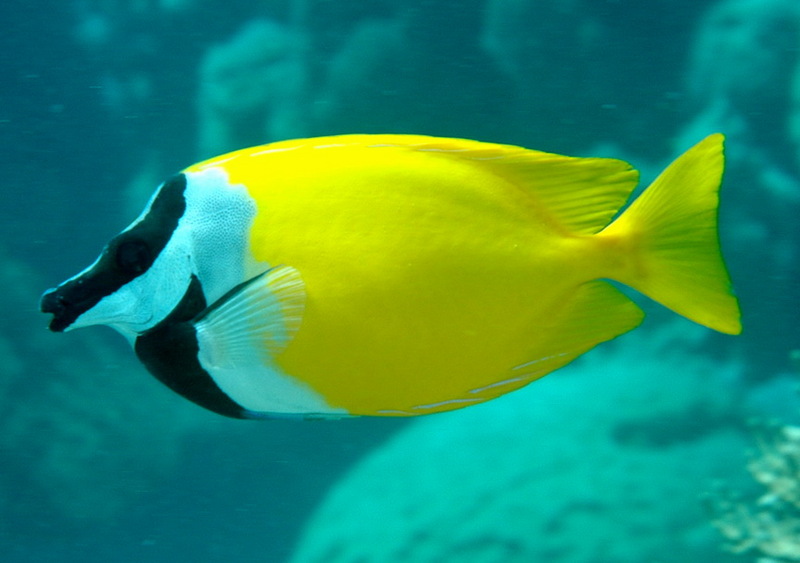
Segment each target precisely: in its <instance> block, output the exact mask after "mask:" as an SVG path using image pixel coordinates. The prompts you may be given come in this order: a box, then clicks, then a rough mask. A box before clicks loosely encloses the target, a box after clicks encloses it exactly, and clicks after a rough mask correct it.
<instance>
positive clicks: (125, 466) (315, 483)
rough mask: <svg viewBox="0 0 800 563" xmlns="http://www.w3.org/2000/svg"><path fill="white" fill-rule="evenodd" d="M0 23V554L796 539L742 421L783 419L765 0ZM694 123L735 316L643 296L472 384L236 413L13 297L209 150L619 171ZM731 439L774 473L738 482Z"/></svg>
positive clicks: (90, 244)
mask: <svg viewBox="0 0 800 563" xmlns="http://www.w3.org/2000/svg"><path fill="white" fill-rule="evenodd" d="M0 26H2V33H0V47H1V50H0V53H2V54H0V65H2V69H1V71H2V82H1V83H0V173H1V174H2V177H3V183H2V189H0V217H2V221H0V256H2V261H0V286H1V287H2V288H3V301H2V302H3V314H2V316H0V404H1V405H2V406H0V559H2V560H3V561H5V562H28V561H32V562H33V561H48V562H54V561H57V562H82V563H83V562H100V561H103V562H108V561H114V562H140V561H152V562H160V561H164V562H166V561H176V560H179V561H209V562H217V561H219V562H222V561H225V562H231V561H266V562H273V561H274V562H292V563H299V562H320V563H321V562H353V563H355V562H371V561H381V562H416V561H420V562H456V561H458V562H461V561H466V562H498V563H499V562H548V563H554V562H555V563H558V562H565V563H567V562H569V563H573V562H575V563H578V562H604V563H605V562H611V563H628V562H630V563H634V562H636V563H641V562H686V561H697V562H728V561H755V560H756V559H757V557H758V556H759V555H763V554H768V555H773V556H780V557H781V558H780V559H778V560H781V561H790V560H797V559H796V558H795V559H792V557H797V558H800V546H799V545H798V540H797V534H796V533H794V535H792V532H791V530H792V529H793V528H792V526H793V525H797V524H798V514H799V513H800V501H799V500H798V499H800V493H798V492H797V491H798V489H800V485H799V484H798V483H800V475H798V471H800V470H798V469H797V467H798V465H794V466H792V465H791V463H788V464H784V465H783V466H781V464H780V459H783V458H782V457H781V456H783V457H785V458H786V459H789V457H790V454H789V453H787V451H788V450H791V448H790V447H789V448H788V450H787V448H783V449H781V447H779V445H776V444H778V442H776V441H773V440H772V439H765V438H764V436H765V435H770V436H773V435H774V432H775V429H776V428H777V429H779V430H781V429H782V430H786V432H784V434H785V435H787V436H791V435H792V434H791V432H790V431H789V430H787V429H791V428H793V427H792V426H790V425H792V424H797V423H798V418H800V417H798V405H800V401H799V400H798V394H797V386H798V385H797V384H798V381H797V370H798V368H797V364H796V363H795V364H793V363H792V358H793V357H795V358H796V356H797V352H796V350H797V349H798V348H800V313H799V312H798V296H799V294H800V284H798V279H799V275H800V271H799V270H800V268H799V267H798V264H799V263H800V262H799V261H798V253H799V251H800V247H799V246H798V242H799V241H800V221H799V220H798V217H800V184H799V183H798V182H799V176H800V57H799V56H798V53H800V4H798V3H797V2H796V0H716V1H711V0H700V1H698V0H653V1H650V2H632V1H628V0H616V1H612V0H605V1H595V0H553V1H550V2H545V1H542V0H403V1H399V0H383V1H380V0H376V1H369V2H345V1H341V0H260V1H259V0H226V1H224V2H223V1H221V0H31V1H26V0H6V1H5V2H2V3H0ZM714 131H722V132H725V133H726V134H727V135H728V142H727V154H728V168H727V172H726V177H725V181H724V188H723V195H722V202H723V203H722V209H721V230H722V239H723V246H724V251H725V255H726V259H727V261H728V264H729V266H730V269H731V273H732V276H733V279H734V282H735V286H736V290H737V293H738V295H739V297H740V299H741V304H742V308H743V312H744V326H745V332H744V334H743V335H742V336H740V337H727V336H721V335H717V334H713V333H711V331H708V330H705V329H701V328H697V327H694V326H692V325H690V324H689V323H687V322H684V321H682V320H680V319H676V318H675V315H673V314H672V313H670V312H668V311H665V310H663V309H661V308H660V307H658V306H655V305H651V304H646V303H645V305H646V307H647V310H648V313H650V314H649V316H648V320H647V322H646V323H645V325H644V326H643V327H642V328H640V329H638V330H637V331H636V332H634V333H632V334H629V335H626V336H623V337H621V338H619V339H618V340H616V341H614V342H612V343H609V344H607V345H604V346H602V347H601V348H599V349H598V350H596V351H595V352H593V353H590V354H588V355H587V356H585V357H584V358H581V359H580V360H578V361H577V362H575V363H574V364H573V365H571V366H568V367H567V368H565V369H563V370H561V371H559V372H557V373H554V374H551V375H549V376H548V377H546V378H545V379H543V380H542V381H539V382H536V383H534V384H532V385H530V386H529V387H528V388H526V389H524V390H522V391H519V392H517V393H514V394H511V395H508V396H505V397H503V398H501V399H498V400H496V401H493V402H491V403H488V404H485V405H481V406H478V407H474V408H471V409H466V410H463V411H459V412H454V413H448V414H443V415H436V416H432V417H428V418H424V419H416V420H390V419H387V420H383V419H356V420H345V421H336V422H330V421H324V422H323V421H317V422H287V421H273V422H259V423H254V422H242V421H232V420H227V419H223V418H221V417H219V416H216V415H214V414H212V413H210V412H206V411H203V410H201V409H200V408H198V407H195V406H193V405H191V404H189V403H187V402H186V401H184V400H183V399H181V398H180V397H178V396H176V395H174V394H172V393H171V392H170V391H168V390H167V389H166V388H164V387H163V386H161V385H160V384H159V383H157V382H156V381H155V380H154V379H153V378H152V377H150V376H149V375H148V374H147V373H145V371H144V370H143V368H141V367H140V366H139V365H138V363H137V362H136V361H135V359H134V356H133V353H132V351H131V350H130V349H129V348H128V346H127V344H126V343H125V342H124V341H123V340H122V339H121V338H120V337H119V336H118V335H116V334H113V333H111V331H106V330H103V329H91V330H86V331H77V332H74V333H69V334H67V335H53V334H50V333H49V332H48V331H47V330H46V328H45V327H46V324H47V319H46V318H45V317H44V316H43V315H41V314H40V313H38V298H39V295H40V294H41V292H42V291H43V290H44V289H46V288H47V287H50V286H51V285H53V284H55V283H57V282H59V281H61V280H63V279H64V278H66V277H68V276H71V275H73V274H74V273H76V272H77V271H78V270H79V269H81V268H83V267H84V266H86V265H88V264H89V263H90V262H91V261H92V260H94V258H95V256H96V253H97V252H98V251H99V249H100V248H101V246H102V245H103V244H104V243H105V241H106V240H107V239H108V238H109V237H110V236H112V235H113V234H115V233H116V232H118V231H119V230H120V229H121V228H123V227H124V226H125V225H127V224H128V223H129V222H130V220H131V219H132V218H133V217H135V216H136V215H137V214H138V212H139V209H140V208H141V207H142V205H143V204H144V202H145V201H146V199H147V197H148V196H149V195H150V193H151V192H152V190H153V189H154V188H155V186H157V185H158V183H159V182H160V181H161V179H163V178H164V177H166V176H167V175H169V174H171V173H173V172H175V171H176V170H179V169H181V168H183V167H185V166H187V165H189V164H191V163H192V162H195V161H197V160H198V159H201V158H204V157H209V156H212V155H214V154H217V153H221V152H224V151H227V150H231V149H235V148H240V147H243V146H247V145H252V144H259V143H265V142H269V141H272V140H277V139H284V138H291V137H299V136H312V135H322V134H335V133H345V132H396V133H402V132H407V133H423V134H433V135H447V136H460V137H468V138H476V139H481V140H487V141H496V142H504V143H517V144H522V145H525V146H529V147H532V148H537V149H540V150H547V151H552V152H561V153H566V154H574V155H602V156H615V157H621V158H625V159H628V160H630V161H631V162H633V163H634V164H635V165H636V166H637V167H638V168H640V169H641V170H642V174H643V177H644V178H645V179H651V178H652V177H653V176H654V174H656V173H657V172H658V170H660V169H661V168H662V167H663V166H664V165H665V164H666V163H667V162H668V161H669V160H670V159H671V158H673V157H674V156H675V155H676V154H678V153H679V152H681V151H683V150H685V149H686V148H688V147H689V146H690V145H691V144H693V143H695V142H696V141H698V140H700V139H701V138H702V137H703V136H705V135H706V134H708V133H711V132H714ZM770 432H772V433H773V434H769V433H770ZM759 440H760V441H759ZM787 443H789V446H791V445H792V442H791V441H789V442H787ZM794 445H795V446H796V447H797V448H798V449H800V440H798V441H797V443H796V444H794ZM748 451H754V452H755V453H752V454H750V455H749V456H748V453H747V452H748ZM795 453H796V452H795ZM770 454H771V455H772V456H773V458H770V457H769V455H770ZM759 455H761V456H762V459H767V460H769V459H775V458H777V459H778V462H776V463H775V464H773V465H769V464H768V463H767V464H766V467H767V474H768V475H769V474H771V473H770V471H773V473H772V474H778V473H779V472H780V471H781V467H783V470H784V472H785V473H786V475H784V477H786V478H785V479H783V480H782V481H780V483H782V484H783V489H781V490H778V491H775V490H772V489H770V490H771V491H772V493H773V497H770V498H767V501H768V502H767V501H764V498H765V497H762V501H764V502H762V503H761V504H757V503H756V501H757V499H758V498H759V496H761V495H764V493H765V492H768V491H767V489H769V485H768V486H767V489H765V487H764V485H763V482H765V481H766V482H769V479H768V478H766V479H765V480H763V481H762V484H759V483H758V482H757V481H756V480H754V479H753V476H755V477H757V478H758V476H759V475H762V473H759V472H758V471H754V470H753V459H757V458H758V456H759ZM748 459H749V460H750V462H749V464H750V465H749V467H750V472H748V470H747V468H746V466H747V464H748ZM798 460H800V457H798ZM758 467H761V469H764V467H765V466H764V465H763V464H762V465H761V466H758ZM758 467H757V468H756V469H758ZM750 473H753V475H751V474H750ZM773 485H774V483H773ZM792 491H794V494H797V496H796V497H792V494H793V493H792ZM781 503H783V504H781ZM793 503H794V504H793ZM793 506H794V509H795V511H794V512H793V511H792V510H793V508H792V507H793ZM712 522H716V527H715V526H714V525H712ZM759 526H761V527H759ZM796 529H797V528H794V530H796ZM748 533H749V534H751V536H752V535H755V536H759V537H760V539H761V543H759V541H756V540H754V541H749V539H748V535H747V534H748ZM782 533H783V534H784V536H781V534H782ZM737 534H738V535H737ZM770 534H772V535H770ZM765 538H766V539H774V540H775V542H772V543H773V544H776V545H777V544H780V546H782V548H784V549H785V551H783V552H770V551H769V549H770V546H769V545H764V544H765V543H769V542H767V541H766V540H765ZM780 540H783V541H782V542H781V541H780ZM793 542H794V543H793ZM726 546H728V547H727V548H726ZM787 546H788V547H787ZM773 547H774V546H773ZM731 548H734V550H736V548H739V550H740V551H743V553H742V554H739V555H737V554H734V553H732V552H731Z"/></svg>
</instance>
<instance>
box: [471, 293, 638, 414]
mask: <svg viewBox="0 0 800 563" xmlns="http://www.w3.org/2000/svg"><path fill="white" fill-rule="evenodd" d="M643 319H644V312H643V311H642V310H641V309H640V308H639V306H638V305H636V304H635V303H634V302H633V301H631V300H630V299H629V298H628V297H627V296H625V295H624V294H623V293H622V292H621V291H619V290H618V289H617V288H615V287H614V286H612V285H611V284H610V283H608V282H606V281H602V280H595V281H591V282H588V283H585V284H583V285H581V286H580V287H579V288H578V290H577V293H576V294H575V295H573V296H572V297H571V298H569V299H568V300H566V302H565V303H564V304H563V308H562V309H561V310H560V311H559V312H558V313H557V314H554V315H553V316H552V317H551V318H550V321H549V322H548V326H546V327H543V328H542V333H543V334H546V336H544V337H543V338H540V339H539V341H538V342H537V345H536V347H535V348H533V349H531V350H530V351H529V357H530V358H531V359H530V360H528V361H526V362H524V363H522V364H519V365H517V366H514V367H512V368H510V369H509V371H508V372H506V374H505V375H504V379H502V380H500V381H497V382H495V383H494V384H491V385H487V386H484V387H481V388H478V389H473V390H472V391H471V393H472V394H473V396H475V395H477V396H480V397H482V398H483V399H484V400H486V399H491V398H494V397H497V396H500V395H503V394H505V393H507V392H509V391H511V390H513V389H517V388H519V387H523V386H525V385H527V384H528V383H530V382H532V381H534V380H536V379H539V378H540V377H543V376H545V375H547V374H548V373H550V372H552V371H554V370H557V369H558V368H561V367H563V366H565V365H567V364H568V363H570V362H571V361H572V360H574V359H575V358H577V357H578V356H580V355H581V354H584V353H586V352H588V351H589V350H591V349H592V348H594V347H595V346H597V345H598V344H601V343H603V342H606V341H608V340H611V339H613V338H616V337H617V336H619V335H621V334H624V333H626V332H628V331H630V330H633V329H634V328H636V327H637V326H639V324H640V323H641V322H642V320H643Z"/></svg>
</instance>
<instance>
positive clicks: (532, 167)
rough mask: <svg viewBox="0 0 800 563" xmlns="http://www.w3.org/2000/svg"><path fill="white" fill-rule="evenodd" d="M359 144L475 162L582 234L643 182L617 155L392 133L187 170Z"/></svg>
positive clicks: (316, 142)
mask: <svg viewBox="0 0 800 563" xmlns="http://www.w3.org/2000/svg"><path fill="white" fill-rule="evenodd" d="M356 146H360V147H364V148H366V149H369V148H381V147H391V148H403V149H409V150H415V151H420V152H430V153H438V154H441V155H445V156H448V157H450V158H458V159H462V160H469V161H474V162H475V163H479V164H480V166H482V167H485V168H486V169H488V170H491V171H492V172H494V173H495V174H497V175H498V176H501V177H503V178H506V179H507V180H509V181H511V182H512V183H513V184H515V185H517V186H519V188H520V189H521V190H523V191H525V192H527V193H529V194H530V195H531V197H532V198H534V199H535V200H536V201H537V202H539V204H540V205H541V206H542V208H543V209H546V210H547V211H548V212H549V213H550V215H551V216H552V217H553V219H554V221H555V222H556V223H558V224H560V225H562V226H563V227H564V228H565V229H566V230H567V231H569V232H571V233H575V234H583V235H588V234H595V233H598V232H600V231H601V230H602V229H603V228H604V227H606V226H607V225H608V224H609V223H610V222H611V219H612V218H613V217H614V216H615V215H616V214H617V212H618V211H619V210H620V209H621V208H622V206H623V205H624V204H625V202H626V201H627V200H628V197H630V194H631V192H633V190H634V189H635V188H636V184H637V183H638V181H639V173H638V172H637V171H636V170H634V169H633V168H632V167H631V165H630V164H628V163H627V162H625V161H622V160H616V159H613V158H580V157H570V156H562V155H558V154H553V153H547V152H541V151H535V150H529V149H526V148H523V147H518V146H515V145H501V144H495V143H483V142H480V141H472V140H469V139H455V138H445V137H428V136H425V135H391V134H380V135H368V134H367V135H365V134H351V135H334V136H328V137H316V138H312V139H291V140H287V141H278V142H276V143H271V144H269V145H262V146H258V147H251V148H248V149H243V150H241V151H236V152H233V153H229V154H227V155H222V156H220V157H217V158H214V159H211V160H209V161H206V162H201V163H198V164H195V165H193V166H190V167H189V168H187V169H186V170H187V171H190V172H191V171H195V170H199V169H203V168H207V167H209V166H216V165H218V164H220V163H222V162H226V161H227V160H230V159H232V158H235V157H237V156H241V155H247V156H252V155H253V154H264V153H267V152H278V151H287V150H296V149H303V148H314V149H325V148H328V149H336V148H344V147H356Z"/></svg>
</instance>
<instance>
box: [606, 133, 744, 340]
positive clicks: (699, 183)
mask: <svg viewBox="0 0 800 563" xmlns="http://www.w3.org/2000/svg"><path fill="white" fill-rule="evenodd" d="M723 141H724V136H723V135H721V134H719V133H717V134H714V135H710V136H708V137H706V138H705V139H703V140H702V141H700V142H699V143H698V144H697V145H695V146H694V147H692V148H691V149H689V150H688V151H686V152H685V153H683V154H682V155H681V156H679V157H678V158H677V159H676V160H675V161H674V162H673V163H672V164H670V165H669V167H667V169H666V170H664V171H663V172H662V173H661V175H660V176H659V177H658V178H656V180H655V181H654V182H653V183H652V184H651V185H650V186H649V187H648V188H647V189H646V190H645V191H644V193H642V195H641V196H640V197H639V198H637V199H636V201H634V202H633V203H632V204H631V205H630V207H628V209H626V210H625V212H623V213H622V215H620V216H619V218H617V220H616V221H614V222H613V223H611V224H610V225H609V226H608V227H606V228H605V229H604V230H603V231H602V232H601V233H599V236H601V237H605V236H608V237H614V238H617V239H618V240H620V241H625V243H626V244H624V246H625V247H626V248H627V249H628V250H630V252H631V256H632V262H631V267H630V268H628V269H627V270H626V271H625V272H623V273H622V275H621V276H620V277H619V281H621V282H623V283H625V284H626V285H630V286H631V287H633V288H634V289H636V290H638V291H640V292H642V293H644V294H645V295H647V296H648V297H650V298H651V299H654V300H655V301H658V302H659V303H661V304H662V305H664V306H665V307H668V308H670V309H672V310H673V311H675V312H676V313H678V314H680V315H683V316H684V317H687V318H688V319H691V320H693V321H695V322H697V323H700V324H702V325H705V326H707V327H709V328H712V329H714V330H718V331H720V332H725V333H728V334H739V333H740V332H741V331H742V325H741V321H740V317H741V314H740V312H739V303H738V302H737V300H736V297H734V295H733V293H732V291H731V282H730V277H729V276H728V272H727V270H726V268H725V264H724V262H723V260H722V254H721V252H720V247H719V234H718V232H717V214H718V205H719V195H718V192H719V185H720V182H721V180H722V172H723V169H724V166H725V161H724V156H723V150H722V149H723Z"/></svg>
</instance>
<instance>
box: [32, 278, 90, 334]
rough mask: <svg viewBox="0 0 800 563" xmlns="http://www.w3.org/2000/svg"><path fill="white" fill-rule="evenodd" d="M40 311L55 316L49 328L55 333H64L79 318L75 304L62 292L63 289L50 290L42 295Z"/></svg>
mask: <svg viewBox="0 0 800 563" xmlns="http://www.w3.org/2000/svg"><path fill="white" fill-rule="evenodd" d="M39 309H40V310H41V311H42V313H49V314H52V315H53V318H52V320H51V321H50V325H49V328H50V330H52V331H53V332H64V330H66V329H67V327H69V325H71V324H72V323H73V322H75V319H77V318H78V315H79V314H80V313H78V312H77V311H76V308H75V306H74V305H73V304H71V303H70V302H69V301H68V300H67V298H66V297H65V296H64V294H63V292H62V291H61V287H54V288H52V289H48V290H47V291H45V292H44V294H43V295H42V298H41V300H40V301H39Z"/></svg>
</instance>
